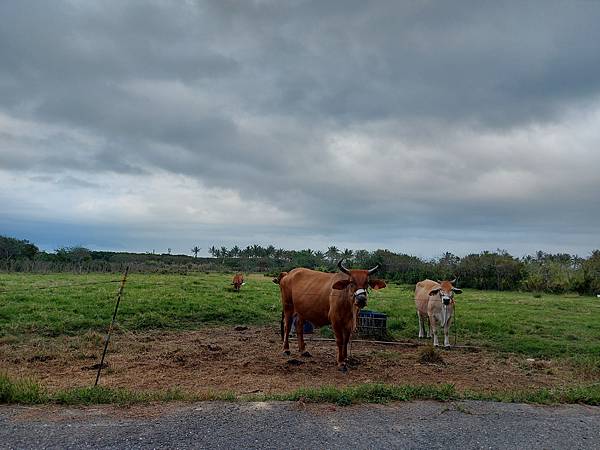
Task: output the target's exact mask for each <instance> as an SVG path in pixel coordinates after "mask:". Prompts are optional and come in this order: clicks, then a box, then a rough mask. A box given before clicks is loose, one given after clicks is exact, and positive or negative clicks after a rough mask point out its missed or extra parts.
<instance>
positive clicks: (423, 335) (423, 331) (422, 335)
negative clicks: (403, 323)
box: [417, 312, 425, 339]
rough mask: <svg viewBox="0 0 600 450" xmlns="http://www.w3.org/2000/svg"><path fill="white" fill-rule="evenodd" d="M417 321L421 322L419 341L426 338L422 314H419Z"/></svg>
mask: <svg viewBox="0 0 600 450" xmlns="http://www.w3.org/2000/svg"><path fill="white" fill-rule="evenodd" d="M417 319H418V320H419V339H420V338H424V337H425V319H424V318H423V316H422V315H421V313H420V312H417Z"/></svg>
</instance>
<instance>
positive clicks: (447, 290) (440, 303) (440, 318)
mask: <svg viewBox="0 0 600 450" xmlns="http://www.w3.org/2000/svg"><path fill="white" fill-rule="evenodd" d="M454 283H456V279H454V280H452V281H433V280H423V281H419V282H418V283H417V286H416V288H415V305H416V307H417V316H418V319H419V337H420V338H422V337H425V320H428V321H429V330H427V337H428V338H429V337H431V334H432V333H433V345H435V346H436V347H437V346H438V345H439V343H438V337H437V327H438V325H440V326H442V327H443V328H444V346H445V347H450V339H449V336H448V331H449V328H450V325H451V324H452V318H453V316H454V294H455V293H456V294H460V293H461V292H462V291H461V290H460V289H458V288H455V287H454V286H453V284H454Z"/></svg>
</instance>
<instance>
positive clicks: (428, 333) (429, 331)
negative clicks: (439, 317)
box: [423, 316, 431, 339]
mask: <svg viewBox="0 0 600 450" xmlns="http://www.w3.org/2000/svg"><path fill="white" fill-rule="evenodd" d="M425 320H427V339H430V338H431V322H430V321H429V316H426V317H425V319H423V322H425Z"/></svg>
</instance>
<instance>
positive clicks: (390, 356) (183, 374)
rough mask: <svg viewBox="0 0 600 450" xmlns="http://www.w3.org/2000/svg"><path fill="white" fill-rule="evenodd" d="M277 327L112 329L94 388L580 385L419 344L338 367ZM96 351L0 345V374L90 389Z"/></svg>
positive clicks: (89, 337) (33, 342) (58, 343)
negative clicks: (287, 340) (286, 350)
mask: <svg viewBox="0 0 600 450" xmlns="http://www.w3.org/2000/svg"><path fill="white" fill-rule="evenodd" d="M278 332H279V330H278V329H276V328H275V327H247V328H246V329H241V328H238V329H236V328H234V327H218V328H204V329H201V330H198V331H187V332H168V333H165V332H150V333H121V334H117V335H115V336H113V337H112V338H111V344H110V346H109V353H108V354H107V357H106V363H107V368H106V369H104V370H103V372H102V377H101V381H100V384H101V385H104V386H111V387H126V388H128V389H131V390H165V389H169V388H178V389H181V390H183V391H187V392H194V393H209V392H215V391H229V392H233V393H236V394H250V393H264V394H272V393H285V392H289V391H292V390H295V389H297V388H300V387H318V386H325V385H329V386H338V387H339V386H347V385H354V384H359V383H379V382H380V383H390V384H430V385H431V384H437V383H452V384H454V385H455V387H456V388H457V389H459V390H463V389H473V390H477V391H484V392H485V391H496V390H507V389H527V388H540V387H553V386H562V385H567V384H572V383H573V381H574V380H577V381H585V380H584V379H581V378H580V377H579V378H578V374H576V373H574V371H573V369H572V368H571V367H570V366H569V365H568V364H567V363H566V362H564V361H561V360H531V359H529V360H528V359H527V358H526V357H524V356H520V355H507V354H498V353H494V352H491V351H487V350H484V349H481V350H477V351H474V349H460V348H457V349H452V350H440V351H439V353H440V356H441V358H442V361H439V360H437V359H436V361H437V362H435V363H428V362H427V361H428V359H427V358H423V351H424V349H426V348H427V347H424V346H414V345H412V346H411V345H397V346H396V345H394V346H391V345H380V344H375V343H366V342H358V341H355V342H353V343H352V348H351V353H350V354H351V357H350V361H349V368H350V371H349V372H348V373H347V374H344V373H341V372H340V371H338V370H337V367H336V364H335V353H336V346H335V343H334V342H330V341H321V340H316V337H315V339H313V340H311V337H307V350H309V351H310V353H311V354H312V356H311V357H304V356H301V355H300V354H298V352H297V347H296V343H295V342H292V343H291V344H292V354H291V356H289V357H288V356H284V355H283V354H282V351H281V343H280V338H279V335H278ZM416 342H417V341H415V342H414V343H416ZM414 343H413V344H414ZM102 347H103V336H102V335H100V334H98V333H87V334H85V335H82V336H72V337H65V336H63V337H59V338H45V339H40V338H38V339H33V338H32V339H29V340H25V341H22V342H14V341H13V342H0V371H2V372H6V373H8V375H9V376H13V377H19V378H23V377H24V378H32V379H34V380H37V381H39V382H40V383H42V384H43V385H44V386H46V387H48V388H50V389H51V390H54V389H62V388H72V387H79V386H91V385H93V383H94V380H95V377H96V371H95V370H94V367H96V368H97V364H98V362H99V358H100V354H101V351H102Z"/></svg>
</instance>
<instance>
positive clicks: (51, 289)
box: [0, 273, 600, 404]
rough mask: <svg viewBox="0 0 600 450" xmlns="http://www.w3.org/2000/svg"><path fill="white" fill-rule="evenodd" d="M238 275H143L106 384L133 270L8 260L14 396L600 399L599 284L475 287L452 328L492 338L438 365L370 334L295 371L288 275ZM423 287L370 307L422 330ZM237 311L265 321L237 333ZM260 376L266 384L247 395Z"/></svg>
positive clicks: (4, 384) (397, 329)
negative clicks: (288, 338)
mask: <svg viewBox="0 0 600 450" xmlns="http://www.w3.org/2000/svg"><path fill="white" fill-rule="evenodd" d="M230 282H231V275H229V274H214V273H210V274H205V273H195V274H189V275H141V274H132V275H130V277H129V278H128V281H127V284H126V287H125V295H124V297H123V300H122V303H121V306H120V309H119V315H118V328H117V333H116V334H117V335H116V336H115V337H114V339H113V341H114V343H113V344H111V349H112V350H111V352H110V361H111V364H112V366H111V368H110V369H108V370H107V371H106V375H105V377H106V378H105V381H104V383H105V386H104V387H103V388H102V389H103V390H102V391H97V390H91V391H90V390H89V389H88V387H87V386H89V382H90V377H91V374H90V375H88V373H89V372H85V371H82V370H83V368H82V366H85V365H89V364H92V363H93V362H95V361H97V357H98V355H99V352H100V350H101V347H102V336H103V333H104V332H105V331H106V329H107V326H108V324H109V322H110V320H111V317H112V313H113V308H114V303H115V298H116V292H117V290H118V286H119V276H115V275H114V274H113V275H110V274H91V275H80V276H78V275H71V274H51V275H32V274H0V403H2V402H23V403H44V402H55V403H56V402H58V403H61V402H66V403H89V402H91V403H94V402H100V403H101V402H116V403H127V402H128V401H146V400H148V401H149V400H169V399H190V400H194V399H195V400H198V399H240V398H251V397H252V398H254V397H256V398H271V399H294V398H296V397H298V398H303V399H306V400H310V399H313V400H314V401H333V402H337V403H340V404H344V403H345V402H347V401H350V402H357V401H379V400H386V399H387V400H394V399H403V398H407V399H410V398H437V397H438V395H441V394H439V392H442V391H443V392H444V395H443V396H442V397H444V396H446V391H445V390H444V389H446V388H444V387H443V383H449V386H451V387H452V389H455V388H454V386H459V387H460V388H456V390H452V391H451V394H448V398H454V399H461V398H482V399H496V400H505V401H506V400H508V401H517V400H518V401H532V402H542V403H544V402H550V403H551V402H572V401H576V402H584V403H589V404H598V403H600V384H598V382H599V381H600V321H599V320H598V317H599V316H600V301H599V300H598V299H596V298H594V297H580V296H576V295H563V296H557V295H543V296H541V297H535V296H533V295H532V294H530V293H521V292H495V291H475V290H469V289H466V290H465V291H464V293H463V294H461V295H458V296H457V297H456V302H457V306H456V314H457V317H456V325H455V327H454V329H453V330H452V337H451V339H452V342H453V341H454V334H457V335H458V342H457V343H458V344H465V345H473V346H478V347H482V348H483V349H484V350H485V351H484V352H482V353H475V354H472V355H469V354H466V353H461V352H458V353H455V352H451V353H449V354H446V355H445V356H444V359H445V360H446V362H445V363H443V364H442V365H441V366H439V367H434V366H426V365H425V366H422V365H418V364H417V365H415V361H418V358H419V354H418V349H412V350H408V349H407V348H406V347H404V348H402V347H398V348H389V347H386V348H384V347H382V348H378V347H377V346H374V347H372V348H367V347H364V346H363V347H362V348H361V347H357V348H356V355H357V357H358V360H359V363H358V364H359V366H358V367H357V369H356V371H355V372H352V373H353V375H351V378H339V374H337V371H336V370H335V365H334V359H333V352H334V348H333V347H332V346H331V345H330V344H331V343H326V344H325V343H323V345H321V346H320V347H318V348H317V343H316V342H314V343H312V344H311V346H312V347H314V350H315V355H314V357H313V358H312V360H311V361H310V364H309V363H306V364H304V366H300V367H298V368H297V369H294V370H293V371H290V369H289V368H288V367H287V366H286V362H285V361H283V360H281V356H278V355H280V353H279V352H280V350H279V349H280V344H279V342H278V338H277V337H276V333H277V332H278V331H277V330H278V328H279V319H280V314H281V307H280V300H279V287H278V286H277V285H275V284H273V283H272V282H271V278H270V277H265V276H262V275H257V274H254V275H248V276H246V285H245V286H244V287H243V288H242V291H241V292H240V293H236V292H234V291H233V290H232V289H231V287H230ZM412 297H413V287H412V286H405V285H396V284H393V283H390V284H389V285H388V287H387V288H386V289H383V290H380V291H372V292H371V294H370V297H369V305H368V308H369V309H372V310H376V311H381V312H385V313H387V314H388V317H389V319H388V329H389V331H390V332H391V334H392V336H393V337H394V338H396V339H397V340H402V341H405V340H413V341H415V340H416V339H415V338H416V336H417V331H418V329H417V319H416V314H415V311H414V302H413V298H412ZM232 325H248V326H250V327H251V328H250V329H249V330H248V331H247V332H244V333H246V334H244V333H242V334H236V332H233V331H232V330H233V327H232ZM325 334H327V333H325ZM527 358H535V361H536V362H535V363H531V362H528V361H527ZM148 361H152V363H151V365H148V364H149V363H148ZM207 364H208V366H207ZM3 365H4V366H3ZM209 369H210V370H209ZM380 369H381V370H380ZM141 371H144V372H145V374H146V375H147V374H149V373H152V376H151V378H152V379H156V380H157V381H156V382H152V383H151V384H147V385H145V387H144V386H140V382H139V380H141V379H148V378H139V377H140V376H141V373H142V372H141ZM211 371H212V372H211ZM224 372H227V373H230V374H231V377H230V378H229V379H228V380H227V383H226V385H227V386H225V385H224V384H223V381H224V380H222V379H221V378H219V376H220V375H218V374H222V373H224ZM64 374H69V375H67V376H65V375H64ZM211 374H213V375H214V374H217V375H215V377H213V378H211V376H213V375H211ZM257 374H259V375H257ZM256 376H260V377H261V380H263V381H262V384H261V389H260V392H261V394H256V395H255V396H254V397H253V396H248V395H245V394H244V392H246V391H247V390H248V388H249V387H252V386H253V384H255V381H253V380H255V379H256ZM161 380H162V381H161ZM509 380H510V381H509ZM207 382H209V383H208V384H206V383H207ZM290 382H291V383H292V384H293V386H294V387H293V388H291V387H290V386H291V385H290ZM432 382H433V383H438V384H431V383H432ZM40 383H41V384H40ZM48 383H49V384H48ZM148 383H150V382H148ZM198 383H200V384H198ZM330 383H333V385H331V384H330ZM353 383H358V384H356V385H355V384H353ZM373 383H375V384H373ZM377 383H383V384H377ZM386 383H391V384H386ZM428 383H429V384H428ZM198 385H199V386H212V387H211V388H210V389H203V390H202V389H201V390H197V389H194V386H198ZM47 386H51V387H52V386H53V388H51V389H48V388H47ZM236 386H239V387H236ZM285 386H287V387H288V388H287V389H286V388H285ZM190 387H191V388H192V389H191V390H189V388H190ZM132 389H133V390H132ZM140 389H141V390H140ZM157 389H158V390H157ZM181 389H183V390H181ZM228 389H229V390H228ZM440 389H441V390H440ZM405 392H409V393H414V395H413V394H410V395H408V394H407V395H405ZM448 392H450V391H448ZM365 393H367V394H365ZM261 396H263V397H261Z"/></svg>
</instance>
